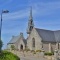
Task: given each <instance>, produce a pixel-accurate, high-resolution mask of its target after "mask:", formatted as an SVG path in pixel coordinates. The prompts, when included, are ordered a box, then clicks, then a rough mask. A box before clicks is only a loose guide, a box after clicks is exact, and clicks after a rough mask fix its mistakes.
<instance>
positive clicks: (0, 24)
mask: <svg viewBox="0 0 60 60" xmlns="http://www.w3.org/2000/svg"><path fill="white" fill-rule="evenodd" d="M8 12H9V11H8V10H2V12H1V21H0V22H1V23H0V41H1V30H2V14H3V13H8Z"/></svg>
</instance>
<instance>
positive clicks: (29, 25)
mask: <svg viewBox="0 0 60 60" xmlns="http://www.w3.org/2000/svg"><path fill="white" fill-rule="evenodd" d="M33 27H34V22H33V18H32V7H31V9H30V17H29V21H28V28H27V34H30V33H31V31H32V29H33Z"/></svg>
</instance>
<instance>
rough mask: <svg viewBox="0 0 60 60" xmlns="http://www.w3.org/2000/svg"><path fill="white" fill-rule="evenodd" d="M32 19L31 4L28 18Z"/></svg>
mask: <svg viewBox="0 0 60 60" xmlns="http://www.w3.org/2000/svg"><path fill="white" fill-rule="evenodd" d="M31 19H32V6H31V7H30V20H31Z"/></svg>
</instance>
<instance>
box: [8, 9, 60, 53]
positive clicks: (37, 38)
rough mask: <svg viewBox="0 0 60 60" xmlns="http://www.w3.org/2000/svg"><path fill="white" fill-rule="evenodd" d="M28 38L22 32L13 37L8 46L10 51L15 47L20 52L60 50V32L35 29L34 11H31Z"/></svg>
mask: <svg viewBox="0 0 60 60" xmlns="http://www.w3.org/2000/svg"><path fill="white" fill-rule="evenodd" d="M27 35H28V36H27V38H26V39H25V38H24V36H23V33H22V32H21V33H20V35H18V36H12V38H11V40H10V42H9V43H8V44H7V47H8V49H11V45H14V46H15V48H16V49H18V50H24V49H30V50H35V51H36V50H42V48H43V49H44V50H45V51H46V52H47V51H48V52H52V51H54V50H55V49H57V50H58V49H60V30H57V31H51V30H46V29H40V28H35V26H34V22H33V17H32V9H31V10H30V17H29V21H28V28H27Z"/></svg>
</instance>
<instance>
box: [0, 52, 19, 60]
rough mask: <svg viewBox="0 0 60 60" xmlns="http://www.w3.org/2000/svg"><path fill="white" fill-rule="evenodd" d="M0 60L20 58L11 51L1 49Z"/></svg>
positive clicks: (16, 59) (17, 59)
mask: <svg viewBox="0 0 60 60" xmlns="http://www.w3.org/2000/svg"><path fill="white" fill-rule="evenodd" d="M0 60H20V58H19V57H18V56H16V55H14V54H12V53H11V52H7V51H2V54H0Z"/></svg>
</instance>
